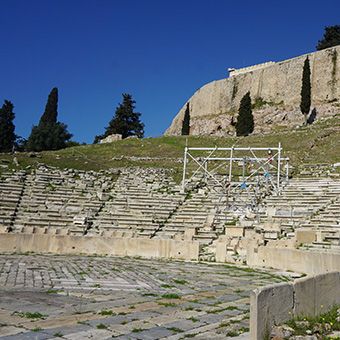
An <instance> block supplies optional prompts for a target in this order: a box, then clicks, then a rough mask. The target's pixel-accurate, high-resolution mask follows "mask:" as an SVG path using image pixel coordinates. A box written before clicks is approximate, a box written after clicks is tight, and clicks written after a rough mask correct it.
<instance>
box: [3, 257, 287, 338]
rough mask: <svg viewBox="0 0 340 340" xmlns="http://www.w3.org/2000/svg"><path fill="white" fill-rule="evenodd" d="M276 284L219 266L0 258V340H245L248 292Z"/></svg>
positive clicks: (268, 277) (267, 276)
mask: <svg viewBox="0 0 340 340" xmlns="http://www.w3.org/2000/svg"><path fill="white" fill-rule="evenodd" d="M280 281H282V277H279V276H276V275H274V274H273V273H271V272H264V271H263V272H262V271H254V270H251V269H249V268H244V267H243V268H240V267H234V266H230V265H223V264H207V263H195V262H178V261H160V260H144V259H140V258H128V257H126V258H120V257H94V256H90V257H85V256H52V255H50V256H49V255H30V254H28V255H0V338H1V339H12V340H14V339H62V338H64V339H70V340H77V339H109V338H110V339H112V338H115V339H150V340H153V339H172V340H178V339H185V338H189V337H194V338H199V339H208V338H209V339H222V338H228V337H229V335H231V334H232V335H233V336H235V334H236V336H240V339H241V338H242V339H246V337H244V336H243V333H245V334H246V335H247V330H248V328H249V325H248V324H249V294H250V291H251V290H252V289H255V288H256V287H259V286H262V285H264V284H269V283H273V282H280ZM246 335H245V336H246ZM230 337H231V336H230ZM234 339H235V337H234Z"/></svg>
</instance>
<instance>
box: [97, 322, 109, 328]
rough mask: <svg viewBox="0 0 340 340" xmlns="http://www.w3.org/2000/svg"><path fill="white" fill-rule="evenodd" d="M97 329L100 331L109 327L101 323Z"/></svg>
mask: <svg viewBox="0 0 340 340" xmlns="http://www.w3.org/2000/svg"><path fill="white" fill-rule="evenodd" d="M97 328H98V329H107V326H106V325H104V324H103V323H99V324H98V325H97Z"/></svg>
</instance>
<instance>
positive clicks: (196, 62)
mask: <svg viewBox="0 0 340 340" xmlns="http://www.w3.org/2000/svg"><path fill="white" fill-rule="evenodd" d="M0 12H1V20H0V43H1V48H0V101H1V105H2V103H3V100H4V99H8V100H11V101H12V102H13V103H14V105H15V113H16V120H15V124H16V133H17V134H18V135H21V136H23V137H27V136H28V135H29V133H30V130H31V127H32V125H33V124H37V122H38V120H39V118H40V116H41V114H42V113H43V110H44V107H45V104H46V100H47V96H48V94H49V92H50V90H51V89H52V87H54V86H57V87H58V89H59V120H60V121H62V122H64V123H66V124H67V125H68V127H69V131H70V132H71V133H73V134H74V137H73V139H74V140H76V141H79V142H87V143H91V142H92V141H93V137H94V136H95V135H96V134H100V133H103V132H104V127H105V126H106V125H107V123H108V122H109V120H110V119H111V118H112V116H113V115H114V111H115V108H116V106H117V105H118V103H119V102H120V101H121V94H122V93H125V92H127V93H130V94H132V96H133V97H134V99H135V100H136V102H137V111H139V112H141V113H142V120H143V122H144V123H145V127H146V128H145V132H146V136H159V135H161V134H162V133H163V132H164V130H165V129H166V128H167V127H168V126H169V124H170V122H171V120H172V119H173V117H174V116H175V114H176V113H177V112H178V110H179V109H180V108H181V107H182V105H183V104H184V103H185V101H186V100H187V99H188V98H189V97H190V96H191V95H192V94H193V93H194V92H195V91H196V90H197V89H198V88H199V87H201V86H202V85H204V84H205V83H208V82H210V81H212V80H215V79H221V78H223V77H225V76H226V68H228V67H243V66H249V65H253V64H257V63H260V62H264V61H269V60H272V61H277V60H284V59H287V58H291V57H294V56H297V55H300V54H303V53H307V52H311V51H314V49H315V45H316V43H317V41H318V40H319V39H321V37H322V35H323V28H324V26H329V25H335V24H340V1H339V0H334V1H333V0H323V1H320V0H308V1H307V0H301V1H300V0H294V1H292V0H285V1H275V0H272V1H260V0H258V1H254V0H252V1H247V0H244V1H227V0H119V1H118V0H21V1H18V0H0Z"/></svg>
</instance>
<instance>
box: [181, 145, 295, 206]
mask: <svg viewBox="0 0 340 340" xmlns="http://www.w3.org/2000/svg"><path fill="white" fill-rule="evenodd" d="M282 152H283V150H282V147H281V143H279V144H278V146H277V147H229V148H227V147H204V148H203V147H202V148H199V147H185V149H184V162H183V177H182V191H183V192H184V191H185V190H186V189H187V186H188V184H189V183H192V182H193V179H194V178H196V177H197V175H198V174H200V175H201V176H202V177H203V179H204V181H205V184H206V186H207V187H208V188H209V187H210V188H211V189H213V190H215V191H218V192H219V193H220V194H221V195H222V196H224V197H227V198H233V197H235V196H240V193H244V191H247V192H248V196H249V197H250V196H251V199H250V200H251V201H252V205H253V206H256V205H257V203H256V202H258V201H259V198H258V197H257V196H258V194H259V193H260V192H261V190H262V189H263V188H265V189H266V190H267V191H271V192H274V193H275V194H277V195H279V194H280V191H281V187H282V185H283V183H284V182H287V181H288V175H289V158H284V157H282ZM189 166H191V169H190V170H192V173H191V176H189V175H188V168H189ZM262 191H263V190H262ZM243 196H244V195H243ZM227 201H228V202H229V201H230V200H229V199H227ZM245 204H246V203H245Z"/></svg>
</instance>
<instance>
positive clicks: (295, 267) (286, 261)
mask: <svg viewBox="0 0 340 340" xmlns="http://www.w3.org/2000/svg"><path fill="white" fill-rule="evenodd" d="M247 264H248V265H249V266H251V267H269V268H277V269H280V270H291V271H295V272H299V273H305V274H309V275H316V274H320V273H325V272H331V271H340V254H337V253H331V252H327V250H325V251H308V250H299V249H293V248H277V247H271V246H270V245H267V246H261V247H258V249H257V250H254V249H248V255H247Z"/></svg>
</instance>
